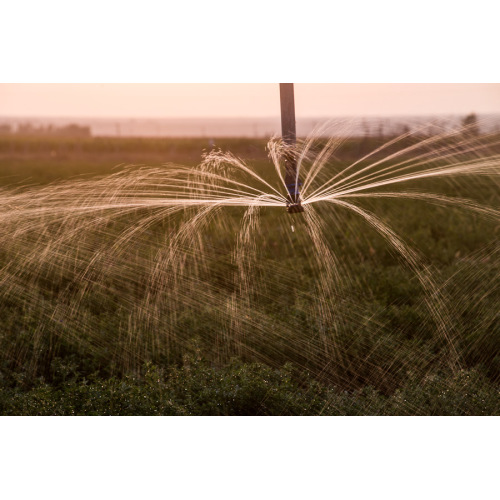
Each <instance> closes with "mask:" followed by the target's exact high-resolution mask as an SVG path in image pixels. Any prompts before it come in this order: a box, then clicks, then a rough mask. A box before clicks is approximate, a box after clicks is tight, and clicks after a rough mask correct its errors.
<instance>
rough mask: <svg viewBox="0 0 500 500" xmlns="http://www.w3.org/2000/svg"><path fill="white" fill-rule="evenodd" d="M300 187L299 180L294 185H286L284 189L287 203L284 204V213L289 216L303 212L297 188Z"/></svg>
mask: <svg viewBox="0 0 500 500" xmlns="http://www.w3.org/2000/svg"><path fill="white" fill-rule="evenodd" d="M300 186H302V183H301V182H300V180H299V181H298V182H297V183H296V182H293V183H292V184H287V185H286V189H287V191H288V201H287V202H286V211H287V212H288V213H289V214H298V213H300V212H303V211H304V207H303V206H302V203H301V201H300V193H299V188H300Z"/></svg>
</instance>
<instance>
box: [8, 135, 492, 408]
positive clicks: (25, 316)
mask: <svg viewBox="0 0 500 500" xmlns="http://www.w3.org/2000/svg"><path fill="white" fill-rule="evenodd" d="M384 145H385V146H384ZM215 147H216V148H220V149H221V150H222V152H220V153H214V152H213V151H212V149H213V145H212V144H209V141H208V139H157V138H155V139H147V138H142V139H133V138H74V139H73V138H57V137H37V136H32V137H29V136H26V137H21V136H15V135H4V136H0V186H1V187H0V232H1V233H0V413H2V414H11V415H12V414H13V415H56V414H57V415H59V414H60V415H75V414H80V415H83V414H97V415H108V414H110V415H115V414H129V415H149V414H163V415H289V414H292V415H305V414H312V415H319V414H324V415H498V414H500V315H499V310H500V307H499V304H500V287H499V285H500V256H499V250H500V249H499V246H498V241H499V237H500V217H499V214H500V212H499V205H500V191H499V183H498V174H499V172H500V167H499V165H500V160H499V154H500V137H498V136H495V135H491V136H488V137H481V136H479V137H475V136H474V137H472V136H467V135H466V134H465V133H463V134H462V135H461V136H459V137H449V136H445V137H442V138H429V137H411V136H408V137H403V138H401V139H398V140H397V141H396V140H395V138H394V137H370V138H369V137H364V138H363V137H351V138H349V139H338V140H336V141H333V140H332V141H330V142H329V141H327V139H321V140H318V141H316V142H315V143H311V144H308V143H304V144H303V145H302V146H301V148H302V149H301V150H300V151H299V153H298V154H299V155H300V154H302V155H303V161H304V164H306V163H307V161H309V163H308V164H307V165H308V167H307V168H308V170H305V172H307V175H305V177H304V192H305V200H304V206H305V208H306V211H305V213H304V214H288V213H287V212H286V209H285V203H284V198H280V197H279V196H280V194H279V193H278V191H279V189H280V188H279V178H278V174H277V172H279V168H278V169H276V168H275V166H276V164H279V155H280V150H279V146H273V143H272V142H270V143H269V144H268V143H267V141H266V140H252V139H220V140H217V141H216V144H215ZM273 148H275V149H273ZM308 148H309V149H308ZM211 151H212V153H211ZM225 152H229V153H225ZM273 155H274V156H273ZM323 157H324V158H323ZM273 158H274V159H273ZM322 158H323V159H322ZM239 159H241V160H242V161H240V160H239ZM318 159H320V160H321V161H320V160H318ZM200 164H201V165H200ZM353 165H355V167H353ZM354 168H355V169H357V170H356V171H355V172H356V174H355V175H354V174H351V173H350V172H351V171H353V169H354ZM315 169H316V170H315ZM350 169H351V170H350ZM396 169H400V170H401V171H402V170H403V169H407V170H405V175H408V176H409V177H408V178H404V179H400V178H396V177H394V176H395V175H396V172H399V170H396ZM422 171H424V172H425V175H421V172H422ZM364 172H368V174H365V173H364ZM351 175H352V177H351ZM356 175H357V176H358V177H356ZM362 175H365V177H362ZM367 175H368V176H367ZM389 175H391V176H393V177H389ZM397 175H400V174H399V173H398V174H397ZM337 178H338V179H339V180H338V182H337V183H334V182H333V181H332V180H331V179H337ZM380 179H382V181H383V182H382V181H380ZM367 182H372V183H373V182H376V183H377V184H370V185H368V184H366V183H367ZM337 185H338V186H339V187H337ZM263 186H264V187H263ZM344 186H345V188H343V187H344ZM340 188H343V189H344V190H343V191H340ZM307 189H308V190H309V191H307ZM256 193H257V194H256ZM262 193H263V194H262ZM275 193H278V194H275ZM308 193H311V194H310V195H308ZM308 196H309V197H308Z"/></svg>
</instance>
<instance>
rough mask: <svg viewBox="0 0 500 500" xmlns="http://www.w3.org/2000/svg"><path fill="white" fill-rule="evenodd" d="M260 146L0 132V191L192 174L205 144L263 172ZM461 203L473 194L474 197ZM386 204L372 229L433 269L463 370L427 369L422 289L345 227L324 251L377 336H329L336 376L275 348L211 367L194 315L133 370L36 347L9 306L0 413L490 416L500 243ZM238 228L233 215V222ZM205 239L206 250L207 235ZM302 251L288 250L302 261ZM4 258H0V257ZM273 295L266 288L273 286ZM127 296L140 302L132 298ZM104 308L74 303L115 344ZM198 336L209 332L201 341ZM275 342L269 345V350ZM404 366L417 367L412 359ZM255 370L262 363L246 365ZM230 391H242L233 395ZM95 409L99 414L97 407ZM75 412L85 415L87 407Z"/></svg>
mask: <svg viewBox="0 0 500 500" xmlns="http://www.w3.org/2000/svg"><path fill="white" fill-rule="evenodd" d="M385 140H386V139H385ZM383 142H384V139H383V138H377V137H372V138H353V139H350V140H349V141H347V142H346V143H345V144H344V146H343V147H342V149H341V150H340V151H339V153H338V157H337V158H336V161H338V162H339V163H342V162H347V161H349V160H352V159H354V158H357V157H359V156H361V155H363V154H366V153H368V152H369V151H372V150H373V149H375V148H376V147H377V146H378V145H380V144H382V143H383ZM265 145H266V141H265V140H253V139H218V140H215V143H213V142H209V140H208V139H148V138H105V137H98V138H92V137H91V138H57V137H53V138H49V137H14V136H9V135H5V136H0V185H2V186H4V187H14V186H22V185H26V184H28V185H39V184H47V183H51V182H57V181H60V180H63V179H69V178H74V177H80V176H84V177H86V178H88V177H89V176H94V175H105V174H109V173H113V172H116V171H117V168H119V166H120V165H121V166H124V165H130V164H132V165H147V166H156V167H158V166H161V165H164V164H166V163H179V164H184V165H196V164H198V163H199V162H200V160H201V158H202V155H203V153H204V152H206V151H210V150H211V149H212V148H213V147H216V148H221V149H223V150H228V151H231V152H232V153H234V154H235V155H237V156H240V157H242V158H244V159H245V160H246V161H247V162H248V163H250V164H251V165H253V166H254V167H255V168H256V170H257V171H259V172H263V171H265V170H266V169H270V168H272V167H271V166H270V164H269V162H268V160H267V152H266V151H265ZM165 168H168V166H167V167H165ZM430 185H432V184H430ZM453 190H454V188H453V185H451V186H450V193H449V194H455V195H464V193H463V192H461V191H460V188H458V187H457V188H456V190H455V191H454V192H453ZM471 190H472V191H473V192H472V195H473V197H474V199H476V200H477V201H480V202H483V203H487V204H489V205H490V206H496V207H498V205H499V203H500V196H499V193H498V191H497V190H496V188H495V186H492V185H488V183H487V182H486V181H485V182H484V183H483V184H481V183H476V184H474V186H473V187H472V188H471ZM467 194H469V195H471V192H470V191H469V192H468V193H467ZM397 203H398V205H397V209H396V210H395V209H394V202H392V201H387V200H380V201H377V202H376V203H374V204H373V207H372V208H374V209H376V210H377V214H378V215H379V217H381V218H382V219H383V220H390V222H391V224H392V226H393V227H394V228H395V229H396V231H397V232H398V233H399V234H401V235H402V236H404V237H405V238H406V239H408V240H409V241H411V242H412V244H413V245H414V246H415V247H416V248H419V249H420V250H421V251H422V252H423V254H424V256H425V258H426V259H428V262H430V263H433V264H434V265H436V267H437V268H438V269H439V272H440V273H441V275H442V278H443V279H442V281H443V283H446V286H447V292H449V293H450V295H451V297H454V298H455V304H456V306H457V308H456V310H455V313H456V316H455V317H456V318H457V321H458V322H459V323H460V324H458V325H457V326H458V329H459V331H460V332H461V334H462V342H461V352H460V355H461V359H462V361H463V367H464V369H465V370H466V371H465V372H462V373H461V374H459V375H456V374H455V375H451V374H449V373H448V372H446V369H445V367H443V366H439V364H436V367H435V369H430V368H429V366H422V363H421V361H422V360H423V359H425V360H427V362H429V363H431V364H432V360H433V359H434V358H433V355H434V354H435V353H436V352H437V350H438V348H439V346H438V345H437V344H436V342H435V339H434V332H433V331H432V329H433V326H432V324H431V323H430V322H428V321H427V320H426V315H427V312H426V310H425V308H424V307H423V305H422V300H423V292H422V289H421V287H420V286H419V284H418V283H417V282H416V280H415V279H413V278H412V277H411V276H410V275H409V274H408V273H407V272H405V271H404V270H402V269H401V266H400V265H399V264H398V262H397V261H396V260H395V259H394V256H393V254H392V253H391V252H390V250H389V249H388V248H387V246H386V244H385V243H384V242H383V241H382V240H381V239H380V238H377V237H376V236H374V237H373V239H372V240H371V244H370V245H369V246H364V247H363V245H361V244H360V245H359V247H358V250H357V253H353V246H352V245H350V244H349V240H352V239H356V238H358V236H357V235H358V234H359V232H360V231H363V229H362V227H361V225H357V224H358V223H357V222H356V221H355V220H353V221H352V225H349V226H348V227H346V229H345V232H344V233H339V234H335V235H334V238H333V239H334V241H335V242H336V246H335V252H336V254H337V255H338V256H339V258H340V259H341V260H342V259H344V260H346V261H349V263H350V269H351V270H352V273H353V277H354V280H353V281H354V285H353V287H354V288H353V296H355V297H356V307H358V308H359V309H361V310H364V311H366V312H367V316H370V317H371V318H372V319H373V324H378V325H383V327H384V328H383V330H382V329H381V330H380V331H381V332H382V331H383V333H381V334H380V335H379V336H372V337H370V336H369V334H371V333H373V329H372V328H367V329H366V330H365V331H363V330H362V329H360V328H358V327H356V328H354V327H353V326H352V325H350V326H349V325H348V326H347V327H346V330H345V331H344V332H340V338H341V339H342V340H341V341H342V342H343V346H344V348H345V349H346V353H347V359H349V357H350V359H352V364H351V365H349V364H347V365H346V366H344V367H342V370H343V375H342V376H340V374H339V373H336V372H335V370H332V371H331V373H328V374H326V375H325V374H324V373H323V374H322V375H319V373H320V370H318V367H316V366H314V363H312V364H311V365H310V366H308V370H307V372H308V374H309V375H307V376H306V375H305V372H304V373H301V370H300V369H299V368H300V367H301V366H303V365H304V360H301V359H299V358H296V359H294V358H293V355H292V354H290V352H287V346H286V345H285V344H283V345H274V346H272V345H271V346H270V349H269V350H270V352H273V353H274V354H273V356H274V357H273V359H272V362H271V363H269V362H268V363H262V360H263V359H264V357H263V356H262V357H261V358H260V359H259V357H258V356H256V357H255V358H254V359H250V358H249V357H248V356H247V357H246V358H245V359H238V356H237V353H233V356H230V355H228V356H227V358H226V359H217V357H216V353H214V352H213V342H214V339H212V338H211V337H210V335H212V334H213V331H212V330H213V328H214V326H213V325H214V324H216V322H215V323H214V321H215V320H214V318H213V317H211V315H210V311H204V312H203V314H200V316H199V317H189V316H184V317H181V318H180V320H179V330H180V335H181V336H182V337H183V338H184V341H185V343H184V346H183V349H182V350H179V352H178V354H177V355H176V356H173V358H172V359H170V360H165V359H164V358H162V357H161V356H160V357H158V358H155V357H154V356H153V355H151V356H150V358H149V359H148V355H147V349H145V350H143V353H145V354H144V356H141V357H138V359H137V363H139V362H141V363H146V364H143V365H140V364H136V365H134V361H131V360H130V359H129V360H128V361H127V365H126V366H125V365H124V366H120V359H121V358H120V355H119V351H118V350H116V351H114V352H112V353H110V352H109V351H106V350H104V349H103V350H102V351H101V352H96V351H94V350H86V349H85V347H81V346H80V347H78V345H76V344H71V343H68V344H65V345H60V346H57V347H54V345H52V344H51V342H52V341H53V340H54V339H49V340H48V341H47V343H44V342H42V345H41V346H40V345H37V346H33V345H32V344H31V342H32V339H33V335H32V332H30V331H29V329H30V328H31V329H33V330H36V328H37V324H36V319H35V318H36V312H35V314H33V316H32V317H31V318H30V317H27V314H28V315H29V314H30V312H29V311H28V312H27V311H26V310H25V308H24V307H23V304H21V303H15V301H14V302H11V303H9V304H1V305H0V329H1V330H0V347H1V348H2V354H1V355H0V370H1V371H0V373H1V378H0V382H1V383H2V384H3V389H2V390H3V393H2V394H3V396H0V405H3V411H4V412H6V413H8V412H9V411H10V412H14V413H16V412H17V413H27V414H30V413H48V414H51V412H53V413H58V412H59V413H71V412H75V411H76V412H77V413H78V412H80V413H85V412H87V413H88V412H92V411H95V412H97V413H107V412H111V413H113V409H110V408H109V404H111V406H113V404H114V405H115V412H118V413H120V412H121V413H130V414H134V413H136V414H137V413H139V414H140V413H141V412H142V413H155V412H160V413H161V412H163V413H169V412H170V413H174V414H179V413H182V412H183V411H184V412H187V413H202V414H203V413H205V414H206V413H215V414H217V413H238V412H239V413H243V414H249V413H252V412H254V413H273V412H276V413H281V414H283V413H287V412H289V413H313V414H315V413H320V412H321V411H324V412H326V413H350V414H358V413H360V414H367V413H374V414H383V413H387V414H395V413H409V414H418V413H451V414H453V413H471V414H475V413H487V414H491V413H495V412H497V413H498V412H499V411H500V408H499V404H498V383H499V381H500V325H499V320H498V312H497V309H498V307H497V306H498V303H500V297H499V293H498V276H499V268H498V258H496V259H495V254H494V253H492V250H494V249H495V246H496V245H495V240H498V237H499V236H500V228H499V227H498V226H495V224H493V223H491V222H486V221H484V220H481V219H479V218H478V217H477V216H475V215H470V214H463V213H462V212H460V211H459V210H456V209H451V208H449V209H448V208H442V207H433V206H429V205H425V204H422V203H416V202H410V201H400V202H397ZM263 217H264V218H265V217H266V215H265V214H264V216H263ZM237 220H238V217H235V218H234V221H233V222H235V221H237ZM270 227H271V226H270ZM156 231H161V228H156ZM153 236H154V235H153ZM222 236H223V235H222ZM213 237H214V241H217V235H214V236H213ZM280 237H281V235H280V234H272V233H269V234H268V238H267V239H265V240H263V241H259V245H260V247H261V251H262V253H263V255H265V256H266V258H267V259H268V260H269V262H272V261H274V260H279V259H281V260H283V255H282V254H281V253H280V246H279V245H280ZM224 241H225V240H224V239H223V238H222V239H221V242H220V249H219V250H220V252H221V254H220V255H221V258H222V259H224V258H226V257H227V255H225V254H224V252H226V253H227V254H229V253H230V249H229V247H228V248H226V249H225V247H224V245H225V242H224ZM305 251H306V249H300V248H299V249H298V252H299V253H300V252H305ZM492 255H493V257H492ZM5 258H6V256H4V255H2V259H5ZM298 269H299V272H300V274H299V275H298V276H297V277H296V279H297V280H298V281H300V283H301V287H303V289H304V290H307V287H308V283H310V282H312V281H313V279H314V276H313V275H312V274H311V270H310V269H308V268H307V266H306V265H304V266H302V267H301V266H300V265H299V266H298ZM278 278H279V276H278V277H277V280H278ZM464 285H466V287H465V288H466V289H464ZM279 286H280V283H279V282H277V283H276V287H277V288H279ZM131 293H132V294H133V293H137V294H138V295H140V294H141V293H142V291H141V290H135V291H134V292H131ZM464 297H466V299H464ZM111 299H112V298H110V301H109V304H106V303H104V302H99V300H100V299H98V296H97V295H96V300H95V301H94V302H93V301H92V297H88V300H87V301H86V303H85V304H84V305H85V307H87V308H88V314H89V324H90V325H98V327H99V328H100V329H102V330H103V336H104V337H105V338H111V339H112V338H113V335H114V334H115V330H116V328H117V325H118V324H119V323H121V322H123V321H125V318H126V310H123V309H120V308H116V307H115V305H113V304H112V302H113V300H111ZM44 300H45V301H49V302H50V301H54V304H55V302H56V301H57V300H58V290H57V289H54V290H52V291H51V294H48V295H46V296H45V297H44ZM304 300H305V302H304V303H303V304H302V305H300V307H297V304H291V303H290V302H289V301H288V300H287V297H286V296H283V295H277V296H276V297H275V300H274V302H273V304H269V303H264V302H263V303H262V304H261V305H262V311H263V314H264V318H263V319H262V318H261V320H262V321H274V320H276V319H277V318H278V319H279V318H283V317H285V316H287V315H289V314H290V312H291V308H292V309H293V314H294V315H296V318H295V319H297V316H300V315H303V316H304V318H305V317H307V310H308V306H309V305H308V303H307V300H306V299H304ZM464 300H465V301H464ZM107 307H109V308H108V309H106V308H107ZM345 307H348V306H345ZM120 315H123V317H120ZM209 330H210V334H207V331H209ZM315 335H317V332H316V331H315V327H314V325H312V324H308V323H307V322H304V323H303V325H302V329H301V331H299V332H297V338H306V339H307V338H308V336H310V337H311V338H312V337H314V336H315ZM207 337H208V340H207ZM118 340H120V341H121V340H122V339H117V343H118ZM273 347H276V350H275V351H273V349H272V348H273ZM36 349H38V350H40V349H45V350H46V353H45V354H44V355H43V356H39V359H38V361H37V364H36V366H35V367H34V365H33V363H31V362H30V361H29V359H30V356H29V352H31V351H33V356H35V354H36V353H35V350H36ZM116 349H118V347H117V348H116ZM139 349H140V348H139ZM26 353H28V355H27V354H26ZM280 353H281V354H280ZM186 355H187V356H188V358H186V357H185V356H186ZM231 358H232V360H231ZM412 358H414V359H415V360H417V359H418V360H419V362H418V363H414V364H412ZM266 359H268V360H269V357H267V358H266ZM27 360H28V361H27ZM360 360H362V361H363V360H364V362H360ZM110 361H112V362H110ZM257 361H259V362H261V364H260V365H255V364H254V363H255V362H257ZM286 363H291V364H289V365H286ZM285 365H286V366H285ZM284 366H285V367H284ZM283 367H284V368H283ZM214 370H215V371H214ZM419 370H420V372H419ZM423 373H428V377H427V378H426V379H425V380H423V378H422V376H421V375H422V374H423ZM308 377H311V378H308ZM343 379H344V383H343ZM152 380H156V383H153V382H152ZM345 380H348V382H345ZM317 384H321V385H317ZM426 384H427V386H426ZM235 385H237V386H238V387H240V388H241V389H240V390H239V392H238V390H237V389H235ZM426 387H427V389H426ZM120 391H121V392H120ZM158 391H159V392H158ZM162 391H163V392H162ZM186 391H187V392H188V393H189V397H188V400H186V394H185V392H186ZM346 391H348V392H346ZM475 394H476V395H479V396H477V397H476V396H475ZM143 395H144V398H145V399H146V400H147V404H146V403H144V405H145V406H144V405H143V406H141V404H143V399H142V397H143ZM166 395H168V396H166ZM146 396H147V397H146ZM2 397H3V399H2ZM16 398H17V399H16ZM72 398H73V399H72ZM127 398H128V399H127ZM412 398H413V400H412ZM103 400H105V401H107V402H108V403H107V404H108V406H106V404H104V403H102V401H103ZM125 400H127V401H129V406H127V405H126V404H125V403H124V402H123V401H125ZM13 401H14V403H13ZM71 401H73V402H71ZM89 401H90V403H89ZM110 401H111V403H110ZM141 401H142V402H141ZM231 401H232V402H231ZM85 404H88V405H90V406H87V407H85ZM16 405H18V406H16ZM44 405H46V406H44ZM92 405H94V406H92ZM99 405H101V406H99ZM235 405H236V406H235ZM266 405H267V406H266ZM272 405H275V406H272ZM1 408H2V407H0V409H1ZM12 408H14V409H12ZM75 408H76V410H75ZM85 408H87V410H85Z"/></svg>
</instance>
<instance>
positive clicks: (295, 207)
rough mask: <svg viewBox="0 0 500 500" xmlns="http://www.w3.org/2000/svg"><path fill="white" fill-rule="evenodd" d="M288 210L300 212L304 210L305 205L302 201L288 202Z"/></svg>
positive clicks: (293, 212) (294, 212) (295, 212)
mask: <svg viewBox="0 0 500 500" xmlns="http://www.w3.org/2000/svg"><path fill="white" fill-rule="evenodd" d="M286 211H287V212H288V213H289V214H298V213H300V212H303V211H304V207H303V206H302V204H301V203H300V201H299V202H298V203H287V205H286Z"/></svg>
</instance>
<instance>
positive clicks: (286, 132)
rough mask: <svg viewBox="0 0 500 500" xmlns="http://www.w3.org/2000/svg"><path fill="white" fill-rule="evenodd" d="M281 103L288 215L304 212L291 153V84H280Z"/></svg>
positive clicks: (294, 140) (292, 103) (293, 133)
mask: <svg viewBox="0 0 500 500" xmlns="http://www.w3.org/2000/svg"><path fill="white" fill-rule="evenodd" d="M280 102H281V135H282V137H283V142H284V143H285V144H286V145H287V146H289V147H288V148H287V151H286V152H285V185H286V189H287V191H288V201H287V204H286V210H287V212H288V213H290V214H295V213H299V212H303V211H304V207H303V206H302V204H301V202H300V186H301V185H302V183H301V182H300V179H299V174H298V171H297V159H296V157H295V154H294V152H293V148H294V146H295V143H296V142H297V134H296V132H295V102H294V95H293V83H280Z"/></svg>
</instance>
